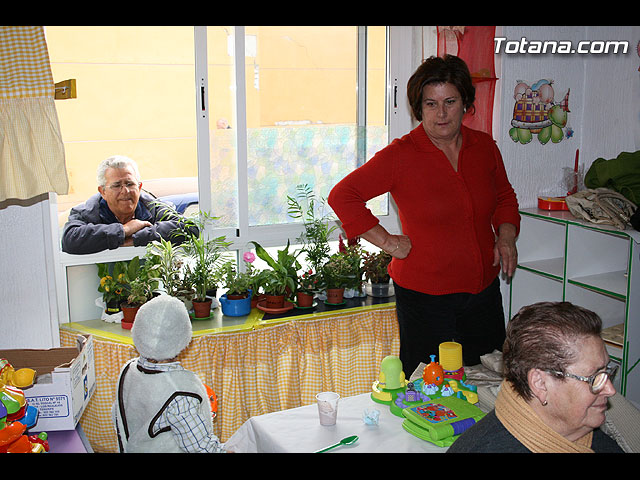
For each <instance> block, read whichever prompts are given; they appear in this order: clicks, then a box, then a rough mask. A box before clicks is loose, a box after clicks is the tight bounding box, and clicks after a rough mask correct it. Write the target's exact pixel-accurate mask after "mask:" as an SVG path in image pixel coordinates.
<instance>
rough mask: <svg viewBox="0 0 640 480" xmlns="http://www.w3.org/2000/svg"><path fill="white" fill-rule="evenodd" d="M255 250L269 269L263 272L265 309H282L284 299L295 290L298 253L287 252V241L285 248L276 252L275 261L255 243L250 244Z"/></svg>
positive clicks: (298, 266) (298, 268) (288, 246)
mask: <svg viewBox="0 0 640 480" xmlns="http://www.w3.org/2000/svg"><path fill="white" fill-rule="evenodd" d="M250 243H252V244H253V245H254V247H255V249H256V255H257V256H258V257H259V258H261V259H262V260H264V261H265V262H266V263H267V265H268V266H269V267H270V268H269V269H267V270H265V272H266V273H265V274H264V284H265V286H264V289H265V295H266V300H265V301H266V306H267V308H282V307H284V302H285V297H288V296H289V295H293V292H295V289H296V280H297V278H298V270H300V268H301V267H300V263H299V262H298V260H297V256H298V254H299V253H300V252H294V253H290V252H289V248H290V245H289V241H287V246H286V247H285V248H284V249H282V250H278V252H277V259H274V258H272V257H271V255H269V253H268V252H267V251H266V250H265V249H264V248H263V247H262V246H261V245H260V244H258V243H257V242H250Z"/></svg>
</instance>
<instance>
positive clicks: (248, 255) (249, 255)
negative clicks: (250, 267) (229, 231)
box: [242, 252, 256, 263]
mask: <svg viewBox="0 0 640 480" xmlns="http://www.w3.org/2000/svg"><path fill="white" fill-rule="evenodd" d="M242 258H243V259H244V261H245V262H247V263H253V261H254V260H255V259H256V256H255V255H254V254H253V253H252V252H244V255H242Z"/></svg>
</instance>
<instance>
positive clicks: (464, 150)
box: [328, 55, 520, 375]
mask: <svg viewBox="0 0 640 480" xmlns="http://www.w3.org/2000/svg"><path fill="white" fill-rule="evenodd" d="M407 94H408V97H409V102H410V104H411V108H412V111H413V114H414V115H415V117H416V118H417V119H418V120H419V121H421V122H422V123H421V124H420V125H419V126H418V127H416V128H415V129H414V130H412V131H411V132H409V133H408V134H407V135H405V136H403V137H402V138H399V139H395V140H394V141H393V142H392V143H391V144H389V145H388V146H387V147H385V148H384V149H383V150H381V151H380V152H378V153H377V154H376V155H374V156H373V158H371V159H370V160H369V161H368V162H366V163H365V164H364V165H363V166H361V167H360V168H358V169H356V170H355V171H353V172H352V173H350V174H349V175H347V176H346V177H345V178H344V179H343V180H341V181H340V182H339V183H338V184H337V185H336V186H335V187H334V188H333V190H332V191H331V193H330V194H329V197H328V202H329V205H330V206H331V207H332V209H333V211H334V212H335V213H336V215H337V216H338V218H339V219H340V220H341V222H342V228H343V229H344V231H345V233H346V235H347V237H349V238H353V237H356V236H360V237H361V238H364V239H365V240H367V241H369V242H371V243H372V244H374V245H376V246H378V247H380V248H381V249H382V250H384V251H386V252H388V253H390V254H391V255H392V256H393V260H392V261H391V264H390V266H389V273H390V275H391V277H392V278H393V281H394V284H395V292H396V311H397V316H398V324H399V327H400V359H401V360H402V364H403V369H404V371H405V372H407V375H409V374H411V373H412V372H413V370H414V369H415V368H416V367H417V366H418V364H419V363H420V362H425V363H426V362H428V359H429V355H437V354H438V346H439V345H440V343H442V342H445V341H451V340H455V341H457V342H459V343H460V344H461V345H462V351H463V361H464V364H465V365H475V364H478V363H479V362H480V355H483V354H485V353H489V352H492V351H493V350H494V349H498V350H501V349H502V343H503V341H504V335H505V321H504V313H503V308H502V296H501V294H500V282H499V279H498V275H499V273H500V269H501V266H502V272H503V273H504V274H505V275H507V276H511V275H512V274H513V272H514V270H515V267H516V263H517V251H516V245H515V240H516V236H517V234H518V231H519V228H520V215H519V213H518V201H517V199H516V195H515V192H514V190H513V188H512V187H511V184H510V183H509V180H508V178H507V174H506V171H505V168H504V165H503V162H502V157H501V155H500V151H499V150H498V147H497V146H496V144H495V142H494V141H493V139H492V138H491V137H490V136H489V135H487V134H485V133H483V132H480V131H477V130H472V129H470V128H467V127H465V126H463V125H462V118H463V115H464V114H465V112H466V111H467V109H469V108H472V107H473V102H474V100H475V87H473V85H472V83H471V76H470V74H469V70H468V68H467V66H466V64H465V63H464V61H462V60H461V59H459V58H458V57H454V56H451V55H447V56H445V57H444V58H439V57H431V58H429V59H427V60H426V61H424V62H423V63H422V65H421V66H420V67H419V68H418V69H417V70H416V72H415V73H414V74H413V75H412V77H411V78H410V79H409V82H408V85H407ZM386 192H389V193H390V194H391V196H392V197H393V199H394V200H395V203H396V205H397V206H398V213H399V216H400V221H401V223H402V231H403V234H402V235H391V234H389V232H387V231H386V230H385V229H384V227H382V226H381V225H380V224H379V222H378V220H377V218H376V217H375V216H374V215H373V214H372V213H371V211H370V210H369V209H368V208H367V207H366V205H365V202H366V201H367V200H369V199H371V198H374V197H377V196H379V195H381V194H384V193H386Z"/></svg>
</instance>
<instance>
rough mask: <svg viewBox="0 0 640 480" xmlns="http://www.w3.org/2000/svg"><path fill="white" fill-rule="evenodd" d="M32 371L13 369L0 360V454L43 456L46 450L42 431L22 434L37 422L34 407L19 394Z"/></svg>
mask: <svg viewBox="0 0 640 480" xmlns="http://www.w3.org/2000/svg"><path fill="white" fill-rule="evenodd" d="M35 373H36V372H35V370H33V369H30V368H21V369H19V370H14V368H13V366H12V365H11V364H10V363H9V362H8V361H7V360H6V359H4V358H3V359H0V453H44V452H48V451H49V443H48V441H47V434H46V432H42V433H41V434H40V435H38V436H35V435H29V436H28V435H26V434H25V432H26V431H27V429H28V428H31V427H33V426H34V425H35V424H36V422H37V419H38V410H37V408H35V407H33V406H32V405H29V402H27V399H26V397H25V395H24V392H23V391H22V388H27V387H30V386H31V385H33V380H34V378H35Z"/></svg>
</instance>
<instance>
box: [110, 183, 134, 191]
mask: <svg viewBox="0 0 640 480" xmlns="http://www.w3.org/2000/svg"><path fill="white" fill-rule="evenodd" d="M123 187H124V188H126V189H127V190H136V189H137V188H138V184H137V183H135V182H123V183H121V182H116V183H112V184H111V185H109V188H110V189H111V190H113V191H119V190H122V188H123Z"/></svg>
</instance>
